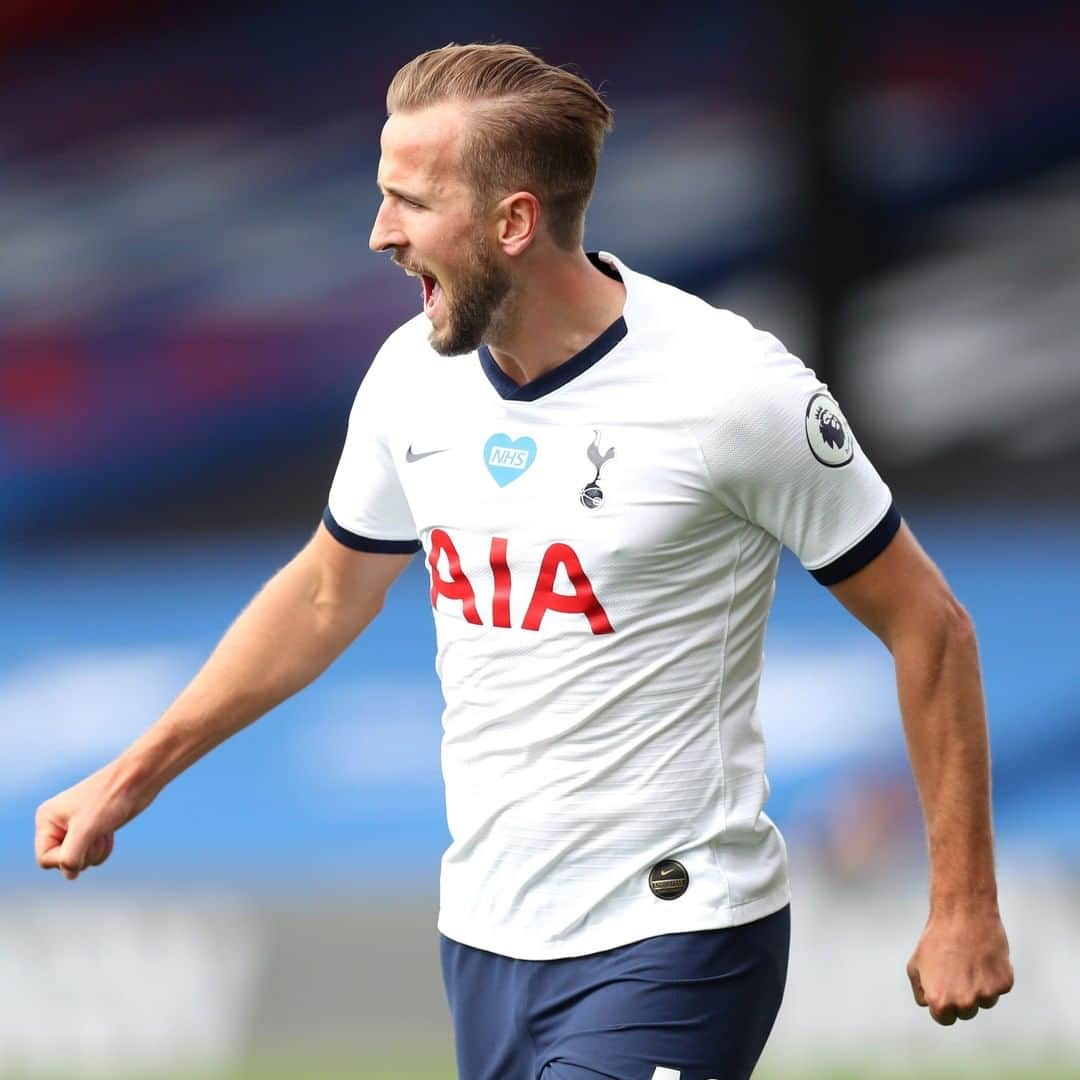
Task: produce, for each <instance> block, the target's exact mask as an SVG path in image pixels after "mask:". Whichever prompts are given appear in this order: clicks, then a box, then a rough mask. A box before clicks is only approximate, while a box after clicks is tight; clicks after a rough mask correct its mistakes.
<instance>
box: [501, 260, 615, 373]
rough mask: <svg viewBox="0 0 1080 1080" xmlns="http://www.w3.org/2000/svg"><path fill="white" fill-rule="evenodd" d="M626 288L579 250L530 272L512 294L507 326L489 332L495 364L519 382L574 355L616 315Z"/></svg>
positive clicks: (604, 328) (601, 331)
mask: <svg viewBox="0 0 1080 1080" xmlns="http://www.w3.org/2000/svg"><path fill="white" fill-rule="evenodd" d="M625 301H626V287H625V286H624V285H623V283H622V282H621V281H616V280H615V279H614V278H610V277H608V276H607V274H605V273H604V272H603V271H601V270H597V268H596V267H595V266H593V264H592V263H591V262H590V261H589V259H588V256H586V254H585V252H584V251H581V250H579V251H577V252H576V253H575V254H574V255H572V256H566V257H565V258H562V257H560V258H558V259H557V260H554V261H553V263H552V265H550V266H546V267H545V268H544V271H543V273H538V274H535V275H530V278H529V281H528V284H527V286H525V287H524V288H522V289H521V290H519V291H518V293H517V295H516V296H515V298H514V306H513V314H512V318H511V320H510V321H511V322H512V325H508V326H507V327H506V328H505V329H504V330H502V331H499V330H496V332H495V333H494V334H493V335H492V340H491V341H489V342H488V348H489V349H490V351H491V355H492V357H493V358H494V360H495V363H497V364H498V365H499V367H500V368H501V369H502V370H503V372H504V373H505V374H506V376H507V377H508V378H510V379H512V380H513V381H514V382H515V383H517V385H518V386H524V385H525V384H526V383H530V382H533V381H535V380H536V379H538V378H540V376H541V375H545V374H547V372H549V371H551V370H553V369H554V368H557V367H558V366H559V365H560V364H563V363H565V362H566V361H567V360H569V359H570V357H572V356H576V355H577V354H578V353H579V352H581V350H582V349H584V348H585V347H586V346H587V345H589V344H590V343H591V342H593V341H595V340H596V339H597V338H598V337H599V336H600V335H601V334H602V333H603V332H604V331H605V330H606V329H607V328H608V327H609V326H610V325H611V324H612V323H613V322H614V321H615V320H616V319H617V318H618V317H619V316H620V315H621V314H622V311H623V306H624V304H625Z"/></svg>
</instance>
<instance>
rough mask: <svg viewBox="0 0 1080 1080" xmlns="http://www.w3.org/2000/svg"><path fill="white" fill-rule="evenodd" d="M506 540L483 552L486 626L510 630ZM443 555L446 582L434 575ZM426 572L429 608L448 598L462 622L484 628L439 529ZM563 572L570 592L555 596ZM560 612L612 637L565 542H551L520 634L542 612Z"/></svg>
mask: <svg viewBox="0 0 1080 1080" xmlns="http://www.w3.org/2000/svg"><path fill="white" fill-rule="evenodd" d="M507 544H508V541H507V540H506V538H505V537H502V536H495V537H492V540H491V549H490V551H489V553H488V565H489V566H490V567H491V576H492V582H493V584H494V589H493V591H492V598H491V622H492V625H493V626H499V627H503V628H505V629H509V628H510V587H511V584H512V581H511V576H510V564H509V562H508V561H507V558H506V548H507ZM443 555H445V556H446V567H447V570H448V571H449V573H450V580H449V581H447V580H446V578H444V577H443V576H442V575H441V574H440V573H439V559H440V557H441V556H443ZM427 563H428V569H429V570H430V571H431V606H432V607H433V608H438V601H439V597H440V596H445V597H447V599H449V600H460V601H461V612H462V615H464V617H465V620H466V622H470V623H472V624H473V625H474V626H483V620H482V619H481V618H480V612H479V611H478V610H477V607H476V593H475V592H473V587H472V583H471V582H470V581H469V579H468V577H467V576H466V575H465V572H464V571H463V570H462V569H461V556H459V555H458V551H457V548H456V547H454V542H453V540H451V539H450V537H449V535H448V534H447V533H445V532H444V531H443V530H442V529H432V530H431V552H430V554H429V555H428V559H427ZM560 566H561V567H562V568H563V569H564V570H565V571H566V576H567V578H568V579H569V581H570V584H571V586H572V587H573V590H574V592H573V594H572V595H570V594H567V593H557V592H556V591H555V578H556V576H557V575H558V573H559V567H560ZM548 611H559V612H562V613H563V614H566V615H584V616H585V617H586V618H587V619H588V620H589V626H591V627H592V632H593V633H594V634H613V633H614V632H615V628H614V627H613V626H612V625H611V620H610V619H608V617H607V612H606V611H604V608H603V606H602V605H601V603H600V601H599V600H598V599H597V597H596V593H595V592H593V587H592V582H590V581H589V578H588V575H586V573H585V571H584V569H583V568H582V566H581V560H580V559H579V558H578V557H577V552H576V551H574V549H573V548H572V547H570V545H569V544H552V545H551V546H550V547H549V548H548V549H547V551H545V552H544V557H543V559H542V560H541V562H540V573H539V574H538V575H537V578H536V587H535V588H534V589H533V594H532V599H531V600H530V601H529V609H528V611H526V612H525V621H524V622H523V623H522V624H521V628H522V630H539V629H540V623H541V622H542V621H543V619H544V614H545V613H546V612H548Z"/></svg>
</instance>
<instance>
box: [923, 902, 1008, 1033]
mask: <svg viewBox="0 0 1080 1080" xmlns="http://www.w3.org/2000/svg"><path fill="white" fill-rule="evenodd" d="M907 973H908V978H909V979H910V980H911V989H912V992H913V993H914V995H915V1000H916V1002H918V1004H919V1005H922V1006H923V1007H924V1008H928V1009H929V1010H930V1015H931V1016H932V1017H933V1018H934V1019H935V1020H936V1021H937V1022H938V1023H939V1024H954V1023H955V1022H956V1021H957V1020H970V1019H971V1018H972V1017H973V1016H975V1014H976V1013H977V1012H978V1011H979V1010H980V1009H992V1008H993V1007H994V1006H995V1005H996V1004H997V1000H998V998H999V997H1000V996H1001V995H1002V994H1007V993H1008V992H1009V991H1010V990H1011V989H1012V986H1013V970H1012V964H1011V963H1010V962H1009V940H1008V938H1007V937H1006V936H1005V927H1004V926H1002V924H1001V916H1000V915H999V914H998V910H997V907H996V905H994V906H993V907H988V908H986V909H981V910H975V911H971V910H965V911H962V912H961V911H953V912H949V913H948V914H935V913H934V912H931V914H930V917H929V919H927V922H926V927H925V929H924V930H923V933H922V937H921V938H919V944H918V945H917V946H916V947H915V952H914V953H913V954H912V956H911V959H910V960H909V961H908V966H907Z"/></svg>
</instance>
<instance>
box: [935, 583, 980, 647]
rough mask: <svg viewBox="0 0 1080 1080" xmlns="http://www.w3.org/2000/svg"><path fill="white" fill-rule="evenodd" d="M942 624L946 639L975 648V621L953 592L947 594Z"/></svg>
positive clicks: (961, 645)
mask: <svg viewBox="0 0 1080 1080" xmlns="http://www.w3.org/2000/svg"><path fill="white" fill-rule="evenodd" d="M942 625H943V636H944V637H945V639H946V641H948V642H950V643H952V644H954V645H958V646H960V647H961V648H964V649H974V648H975V622H974V620H973V619H972V618H971V615H970V614H969V612H968V610H967V608H965V607H964V605H963V604H961V603H960V601H959V600H957V599H956V597H955V596H953V595H952V593H949V594H948V595H947V596H946V598H945V602H944V604H943V611H942Z"/></svg>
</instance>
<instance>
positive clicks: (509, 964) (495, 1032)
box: [441, 907, 791, 1080]
mask: <svg viewBox="0 0 1080 1080" xmlns="http://www.w3.org/2000/svg"><path fill="white" fill-rule="evenodd" d="M790 936H791V922H790V912H789V910H788V908H786V907H785V908H783V909H782V910H781V911H778V912H776V913H775V914H773V915H769V916H767V917H766V918H764V919H759V920H758V921H756V922H752V923H747V924H746V925H745V926H736V927H732V928H730V929H726V930H702V931H698V932H696V933H691V934H665V935H663V936H661V937H654V938H646V939H645V940H644V941H638V942H634V943H633V944H631V945H624V946H622V947H621V948H618V949H609V950H608V951H606V952H601V953H593V954H592V955H590V956H578V957H571V958H568V959H565V960H512V959H510V958H509V957H505V956H498V955H496V954H495V953H489V952H484V951H483V950H481V949H473V948H470V947H469V946H468V945H461V944H459V943H458V942H456V941H451V940H449V939H448V938H445V937H444V938H443V939H442V944H441V949H442V968H443V980H444V982H445V983H446V994H447V997H448V998H449V1000H450V1012H451V1015H452V1017H453V1022H454V1038H455V1043H456V1048H457V1063H458V1074H459V1076H460V1078H461V1080H597V1078H598V1077H599V1078H602V1077H607V1078H611V1080H743V1078H745V1077H748V1076H749V1075H750V1073H751V1072H752V1071H753V1068H754V1065H755V1064H756V1063H757V1059H758V1057H759V1056H760V1055H761V1051H762V1049H763V1048H764V1046H765V1040H766V1039H767V1038H768V1036H769V1032H770V1031H771V1030H772V1026H773V1021H774V1020H775V1019H776V1014H777V1012H778V1011H779V1009H780V1001H781V999H782V998H783V996H784V982H785V980H786V978H787V961H788V943H789V940H790Z"/></svg>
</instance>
